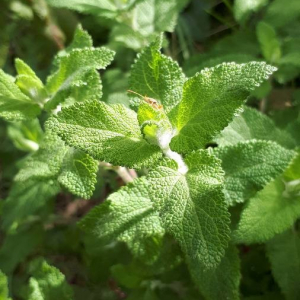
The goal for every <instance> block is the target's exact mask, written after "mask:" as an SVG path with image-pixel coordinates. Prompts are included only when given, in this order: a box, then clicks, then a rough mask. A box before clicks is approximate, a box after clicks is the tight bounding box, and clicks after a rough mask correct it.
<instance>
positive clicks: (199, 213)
mask: <svg viewBox="0 0 300 300" xmlns="http://www.w3.org/2000/svg"><path fill="white" fill-rule="evenodd" d="M185 162H186V164H187V165H188V168H189V171H188V173H187V174H186V175H183V174H181V173H179V172H178V171H176V170H174V169H173V168H171V167H169V166H160V167H157V168H156V169H155V170H153V171H151V172H150V173H149V175H148V176H147V178H148V182H149V184H148V189H149V190H150V193H151V195H150V196H151V200H152V201H153V202H154V204H155V207H156V210H158V211H159V213H160V217H161V220H162V224H163V226H164V227H165V228H166V231H168V232H170V233H171V234H172V235H173V236H174V237H175V239H176V240H177V241H178V243H179V244H180V246H181V248H182V250H183V252H184V253H185V255H186V256H187V258H188V260H189V261H190V263H191V264H193V263H195V264H198V263H199V262H201V263H202V264H203V265H204V266H205V267H206V268H213V267H216V266H217V265H218V263H219V262H220V261H221V258H222V256H223V255H224V252H225V250H224V249H225V248H226V246H227V241H228V236H229V228H228V223H229V214H228V212H227V208H226V204H225V201H224V195H223V193H222V188H223V185H222V183H223V171H222V169H221V164H220V161H219V160H218V159H216V158H215V157H214V156H212V155H209V154H208V153H207V151H205V150H202V151H197V152H194V153H192V154H190V155H188V156H187V157H186V159H185Z"/></svg>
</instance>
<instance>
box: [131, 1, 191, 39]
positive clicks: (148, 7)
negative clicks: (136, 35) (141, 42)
mask: <svg viewBox="0 0 300 300" xmlns="http://www.w3.org/2000/svg"><path fill="white" fill-rule="evenodd" d="M187 3H188V0H168V1H161V0H148V1H141V3H138V4H137V5H136V7H135V10H134V21H135V22H136V24H137V25H136V26H137V28H136V29H135V30H136V31H139V32H141V33H142V34H143V35H145V33H148V34H150V33H160V32H164V31H168V32H173V31H174V28H175V26H176V22H177V17H178V14H179V13H180V11H181V10H182V9H183V8H184V6H185V5H186V4H187ZM145 11H146V12H147V14H145Z"/></svg>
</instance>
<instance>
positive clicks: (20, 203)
mask: <svg viewBox="0 0 300 300" xmlns="http://www.w3.org/2000/svg"><path fill="white" fill-rule="evenodd" d="M59 190H60V189H59V186H58V184H57V183H56V182H54V181H53V180H49V179H48V180H42V179H39V180H36V179H35V178H32V179H28V180H26V181H16V182H15V183H14V184H13V186H12V187H11V190H10V193H9V195H8V197H7V199H6V200H5V202H4V205H3V216H2V227H3V228H4V229H9V228H10V227H11V226H12V225H14V227H17V226H18V225H19V224H20V223H21V222H22V221H24V220H25V219H26V218H28V217H30V216H32V215H33V214H35V213H36V212H37V211H38V210H39V209H41V208H43V207H44V206H45V205H46V203H47V202H48V201H49V200H50V199H51V198H53V197H54V196H55V195H56V194H57V193H58V192H59Z"/></svg>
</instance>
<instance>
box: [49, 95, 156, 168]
mask: <svg viewBox="0 0 300 300" xmlns="http://www.w3.org/2000/svg"><path fill="white" fill-rule="evenodd" d="M47 125H48V127H49V129H50V130H52V131H53V132H56V133H57V134H58V135H59V136H60V137H61V138H62V139H63V140H64V141H65V142H66V143H67V144H68V145H70V146H73V147H75V148H78V149H81V150H82V151H84V152H86V153H88V154H90V155H91V156H92V157H94V158H95V159H98V160H101V161H106V162H109V163H112V164H113V165H116V166H118V165H121V166H127V167H140V166H143V165H145V166H146V165H149V166H152V164H153V163H154V162H155V161H156V160H157V159H159V158H160V157H161V156H162V153H161V151H160V149H159V148H158V147H157V146H154V145H150V144H148V142H147V141H146V140H145V139H143V136H142V134H141V130H140V126H139V124H138V120H137V115H136V113H135V112H134V111H132V110H130V109H127V108H126V107H125V106H123V105H120V104H115V105H107V104H105V103H103V102H98V101H88V102H85V103H83V104H75V105H74V106H72V107H69V108H65V109H63V110H62V112H61V113H59V114H58V115H57V116H56V117H53V118H51V119H50V120H49V121H48V124H47Z"/></svg>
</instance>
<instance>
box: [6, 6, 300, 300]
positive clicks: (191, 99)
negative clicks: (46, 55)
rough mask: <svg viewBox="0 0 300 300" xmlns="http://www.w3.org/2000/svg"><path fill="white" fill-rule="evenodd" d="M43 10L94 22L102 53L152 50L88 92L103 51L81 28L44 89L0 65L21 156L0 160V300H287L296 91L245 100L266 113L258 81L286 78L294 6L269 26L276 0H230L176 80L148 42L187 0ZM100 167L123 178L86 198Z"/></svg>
mask: <svg viewBox="0 0 300 300" xmlns="http://www.w3.org/2000/svg"><path fill="white" fill-rule="evenodd" d="M46 2H47V3H48V4H49V5H51V6H54V7H58V8H62V7H63V8H69V9H72V10H75V11H78V12H80V13H83V14H91V15H93V16H94V17H95V18H97V20H98V21H99V23H100V24H101V22H102V23H103V22H104V20H105V22H107V24H108V25H107V26H109V27H110V28H112V30H111V33H110V36H109V43H108V46H109V47H111V48H113V49H114V50H116V52H117V54H116V56H117V57H118V55H120V53H122V51H121V52H120V53H118V52H119V49H120V48H122V47H127V48H131V49H134V50H138V49H140V48H142V47H143V46H145V45H146V44H147V41H149V40H152V42H151V43H150V44H149V45H148V46H146V47H144V48H143V50H142V51H141V52H140V53H139V54H138V55H137V58H136V60H135V61H134V63H133V64H132V67H131V70H130V74H129V75H126V74H125V72H124V73H123V72H121V71H120V69H119V68H118V67H117V68H115V69H110V70H107V71H105V74H104V76H102V75H101V77H103V83H102V81H101V78H100V73H99V70H103V69H106V68H107V66H108V65H110V64H111V62H112V61H113V59H114V56H115V52H114V51H113V50H110V49H109V48H108V47H94V46H93V41H92V38H91V37H90V35H89V34H88V33H87V32H86V31H85V30H83V29H82V27H81V26H78V27H77V29H76V31H75V33H74V38H73V41H72V42H71V43H70V44H69V46H68V47H67V48H64V49H63V50H62V51H60V52H58V54H57V55H56V56H55V57H54V60H53V64H52V67H51V73H50V75H49V76H48V77H47V79H46V81H45V84H44V83H43V81H42V80H41V79H40V78H39V77H38V76H37V75H36V73H35V72H34V71H33V69H32V68H31V67H30V66H29V65H27V64H26V63H25V62H24V61H23V60H21V59H16V60H15V69H16V72H17V75H16V76H14V77H13V76H11V75H8V74H7V73H5V72H4V71H0V117H1V118H2V119H3V120H5V122H6V123H5V124H6V128H7V136H8V138H9V140H8V141H6V144H8V145H10V146H11V147H12V145H11V144H12V143H13V145H14V149H18V150H14V151H23V153H24V152H27V155H21V156H19V157H18V159H19V160H18V163H17V165H15V164H13V163H12V162H11V161H9V163H8V165H4V166H3V168H4V171H5V172H4V174H3V177H4V178H6V180H7V181H8V188H6V189H5V188H2V189H3V194H4V197H3V198H5V199H4V201H3V202H2V204H1V230H2V232H3V233H4V237H3V240H2V246H1V249H0V269H1V271H2V272H1V273H0V295H1V297H2V298H3V299H11V298H9V297H13V298H14V299H30V300H42V299H45V300H52V299H70V300H71V299H82V298H83V297H84V298H86V299H91V300H92V299H108V300H109V299H123V298H125V297H126V299H131V300H134V299H148V300H149V299H154V300H155V299H191V300H192V299H208V300H215V299H233V300H234V299H240V298H241V297H243V299H277V298H278V299H281V298H282V295H284V297H285V298H286V299H297V297H298V295H299V294H300V290H299V287H300V285H299V281H300V265H299V254H300V233H299V232H300V228H299V221H298V220H299V218H300V171H299V170H300V165H299V164H300V152H299V148H298V147H299V143H300V136H299V132H298V128H299V125H300V117H299V116H300V114H299V112H300V109H299V108H300V101H299V92H298V91H297V89H294V90H293V99H294V101H293V102H291V101H289V99H288V100H287V103H288V106H289V107H288V108H286V109H282V110H279V111H276V110H275V111H272V110H269V111H268V112H269V113H268V115H267V114H263V113H262V112H260V111H258V110H256V109H254V108H251V107H249V106H247V105H246V104H247V101H248V104H249V103H254V104H256V103H257V102H255V99H262V98H263V100H262V101H261V103H262V104H263V105H262V104H261V105H260V108H261V110H262V111H265V110H266V109H267V108H266V104H265V102H266V100H268V99H271V96H270V93H271V90H272V86H276V87H277V89H278V87H279V88H282V87H283V88H282V89H285V88H286V86H287V85H288V84H289V83H290V81H291V80H295V79H297V77H298V76H299V71H300V70H299V66H298V65H297V63H299V59H298V56H299V53H300V52H299V51H298V50H297V49H298V48H297V38H295V36H296V32H294V31H293V28H291V26H288V25H286V24H287V20H288V21H289V22H290V21H291V22H299V23H300V20H299V17H300V14H299V9H298V10H297V7H298V6H299V5H298V2H297V1H295V3H293V5H292V6H293V9H290V8H289V9H287V10H284V11H285V14H284V15H283V16H280V17H279V13H280V12H281V11H282V10H283V5H284V1H282V0H275V1H273V2H272V3H271V4H270V5H267V4H268V3H267V2H268V1H257V0H256V1H239V0H236V1H235V6H234V8H233V13H234V17H235V19H236V20H237V21H238V22H239V23H240V24H241V25H240V28H241V29H240V30H239V31H237V32H234V33H233V34H231V35H230V36H226V37H225V38H223V39H222V40H219V41H218V42H217V43H216V44H214V45H212V46H211V49H210V50H208V51H207V53H205V54H197V55H195V56H191V57H190V59H188V60H186V61H185V63H184V70H185V71H186V72H185V73H186V74H185V73H184V72H183V71H182V69H181V67H180V66H179V64H178V63H177V62H176V61H174V60H173V59H171V58H170V57H169V56H167V55H165V54H162V53H161V48H162V46H163V44H164V37H163V35H162V34H158V33H159V32H160V31H169V32H172V31H173V30H174V26H175V24H176V19H177V18H178V14H179V13H180V11H181V10H182V9H183V8H184V6H185V5H186V4H187V1H172V0H170V1H143V0H140V1H134V0H133V1H92V0H73V1H70V0H69V1H60V0H47V1H46ZM226 3H227V1H226ZM227 4H228V3H227ZM229 7H230V5H229ZM260 10H261V14H262V17H261V16H260V20H259V21H258V22H256V24H255V25H254V26H255V27H256V35H257V36H254V37H253V36H252V34H253V32H251V31H249V32H247V30H246V28H247V27H246V25H248V22H250V21H249V20H250V15H251V14H253V13H257V14H258V13H259V11H260ZM145 12H147V14H145ZM298 28H300V25H299V27H298ZM254 32H255V31H254ZM286 37H288V38H286ZM116 45H118V47H116ZM230 49H231V52H230V54H229V50H230ZM254 49H255V50H254ZM257 49H261V50H257ZM247 51H248V52H247ZM251 51H252V52H251ZM259 51H261V52H259ZM221 52H222V53H223V54H222V55H220V53H221ZM224 53H225V55H224ZM227 53H228V54H227ZM297 55H298V56H297ZM262 58H263V59H262ZM262 60H266V61H267V63H266V62H264V61H262ZM117 61H118V60H117ZM268 63H270V64H272V65H269V64H268ZM274 66H276V67H274ZM195 71H197V72H195ZM273 74H274V75H273ZM188 76H189V77H188ZM280 84H281V85H280ZM283 84H285V86H284V85H283ZM295 84H296V83H295ZM102 86H103V87H102ZM114 88H115V90H114ZM126 89H130V90H131V91H134V93H138V94H141V95H147V96H145V97H136V94H134V93H129V94H128V96H127V95H125V91H126ZM274 90H275V89H273V90H272V91H273V92H274ZM251 101H252V102H251ZM270 105H271V104H270ZM287 120H288V121H287ZM2 135H3V136H5V137H6V135H5V134H2ZM9 149H11V148H9ZM4 152H5V151H4ZM5 153H6V152H5ZM18 153H19V152H17V154H18ZM13 160H14V157H13V158H12V161H13ZM11 165H12V166H11ZM99 166H100V168H99ZM16 168H17V170H16ZM132 169H134V170H135V171H134V170H132ZM110 170H115V171H117V173H118V174H119V176H121V178H122V179H123V181H124V182H125V183H127V182H129V183H128V184H127V185H126V186H124V187H121V188H120V189H118V188H116V187H110V189H111V190H113V191H114V192H112V193H109V195H108V197H106V198H107V199H105V201H104V203H99V202H102V201H103V200H104V199H103V198H104V197H105V196H107V194H108V192H107V190H108V188H104V192H103V186H102V187H101V185H103V184H105V181H106V180H108V181H110V184H111V185H112V178H111V177H110V178H109V179H107V176H109V174H111V173H110V172H111V171H110ZM11 174H13V175H11ZM130 174H134V176H131V175H130ZM137 174H138V177H139V178H133V177H137ZM11 178H12V179H11ZM133 179H134V180H133ZM131 181H132V182H131ZM101 193H102V194H101ZM99 195H101V196H99ZM78 198H80V199H78ZM81 198H83V199H90V200H88V201H89V202H90V203H91V205H90V206H95V207H93V208H92V209H91V211H89V212H88V213H87V214H86V211H87V210H88V209H89V207H88V208H86V203H88V201H87V200H81ZM99 198H100V201H99V200H98V201H97V200H96V201H94V200H95V199H99ZM70 199H71V200H70ZM60 200H63V201H64V203H65V202H67V203H68V207H67V209H64V208H63V209H61V208H60V207H59V203H60ZM93 201H94V202H93ZM64 203H63V205H64ZM95 204H96V205H95ZM76 205H77V206H76ZM80 205H82V206H83V207H84V210H83V212H82V211H80V207H79V206H80ZM74 207H75V208H74ZM74 209H76V212H75V214H74V212H73V211H74ZM70 211H71V212H70ZM83 214H86V215H85V216H84V217H82V215H83ZM77 221H79V222H77ZM266 256H267V258H266ZM52 264H53V265H55V267H54V266H53V265H52ZM270 271H272V275H271V274H270ZM242 276H243V280H241V278H242ZM8 287H9V288H8Z"/></svg>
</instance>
